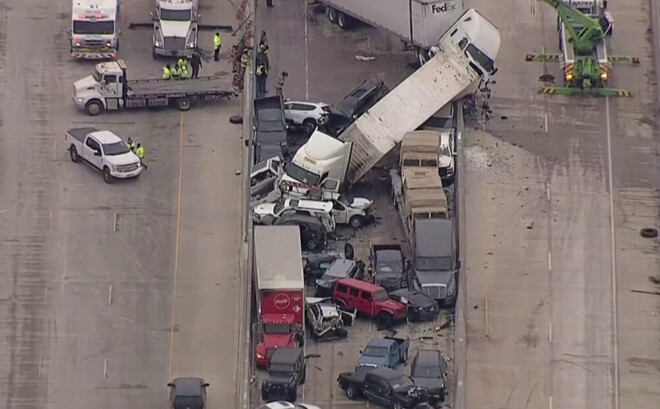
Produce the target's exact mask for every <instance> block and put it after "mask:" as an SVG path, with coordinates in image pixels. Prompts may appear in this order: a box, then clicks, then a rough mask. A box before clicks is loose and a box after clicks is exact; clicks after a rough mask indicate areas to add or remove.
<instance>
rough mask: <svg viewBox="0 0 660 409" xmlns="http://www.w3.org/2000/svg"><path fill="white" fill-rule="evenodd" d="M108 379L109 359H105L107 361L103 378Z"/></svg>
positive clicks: (104, 362) (104, 365) (104, 363)
mask: <svg viewBox="0 0 660 409" xmlns="http://www.w3.org/2000/svg"><path fill="white" fill-rule="evenodd" d="M107 377H108V358H105V360H104V361H103V378H104V379H105V378H107Z"/></svg>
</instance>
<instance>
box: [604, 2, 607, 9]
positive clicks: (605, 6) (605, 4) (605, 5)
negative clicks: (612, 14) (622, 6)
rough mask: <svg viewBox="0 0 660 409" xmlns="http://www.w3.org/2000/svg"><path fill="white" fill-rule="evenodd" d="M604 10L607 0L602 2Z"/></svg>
mask: <svg viewBox="0 0 660 409" xmlns="http://www.w3.org/2000/svg"><path fill="white" fill-rule="evenodd" d="M606 8H607V0H605V1H604V2H603V9H606Z"/></svg>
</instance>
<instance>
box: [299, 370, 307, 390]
mask: <svg viewBox="0 0 660 409" xmlns="http://www.w3.org/2000/svg"><path fill="white" fill-rule="evenodd" d="M306 380H307V365H305V367H304V368H303V370H302V376H301V377H300V384H301V385H304V384H305V381H306Z"/></svg>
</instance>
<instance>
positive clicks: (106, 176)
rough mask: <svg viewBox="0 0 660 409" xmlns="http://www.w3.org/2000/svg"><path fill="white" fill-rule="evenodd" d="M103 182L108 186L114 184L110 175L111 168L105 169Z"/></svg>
mask: <svg viewBox="0 0 660 409" xmlns="http://www.w3.org/2000/svg"><path fill="white" fill-rule="evenodd" d="M103 180H104V181H105V183H107V184H110V183H112V175H111V174H110V168H109V167H107V166H106V167H104V168H103Z"/></svg>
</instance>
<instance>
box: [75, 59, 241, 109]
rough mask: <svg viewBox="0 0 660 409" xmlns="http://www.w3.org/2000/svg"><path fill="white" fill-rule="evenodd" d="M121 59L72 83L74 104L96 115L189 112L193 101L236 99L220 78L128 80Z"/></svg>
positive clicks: (233, 92)
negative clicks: (138, 110) (127, 111)
mask: <svg viewBox="0 0 660 409" xmlns="http://www.w3.org/2000/svg"><path fill="white" fill-rule="evenodd" d="M126 69H127V67H126V63H124V61H123V60H118V61H112V62H105V63H100V64H96V67H95V69H94V73H93V74H92V75H89V76H87V77H85V78H83V79H80V80H78V81H76V82H74V83H73V95H72V98H73V102H74V103H75V104H76V105H77V106H78V107H79V108H80V109H83V110H85V111H86V112H87V113H88V114H89V115H92V116H95V115H98V114H100V113H101V112H103V111H118V110H124V109H128V108H145V107H149V108H155V107H168V106H176V107H177V108H179V109H180V110H181V111H187V110H189V109H190V107H191V105H192V102H193V101H202V100H214V99H220V98H227V99H231V98H232V97H234V96H237V95H238V94H237V92H236V90H235V89H234V87H233V85H232V84H231V81H229V80H227V79H224V78H220V77H199V78H198V79H186V80H173V79H172V80H165V79H144V80H129V79H127V76H126Z"/></svg>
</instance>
